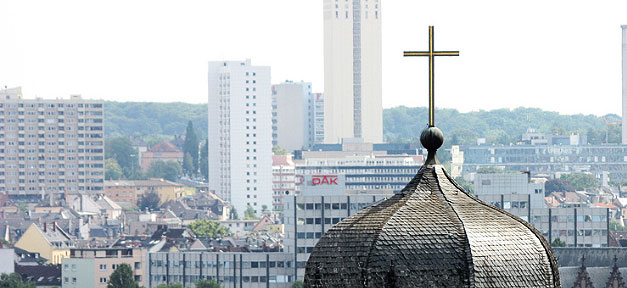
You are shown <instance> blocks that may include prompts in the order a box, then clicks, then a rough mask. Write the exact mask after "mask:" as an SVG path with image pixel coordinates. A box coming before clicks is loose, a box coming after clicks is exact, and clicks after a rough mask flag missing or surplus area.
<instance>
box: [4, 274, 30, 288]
mask: <svg viewBox="0 0 627 288" xmlns="http://www.w3.org/2000/svg"><path fill="white" fill-rule="evenodd" d="M35 287H36V286H35V283H33V282H22V276H20V274H17V273H11V274H4V273H3V274H2V275H0V288H35Z"/></svg>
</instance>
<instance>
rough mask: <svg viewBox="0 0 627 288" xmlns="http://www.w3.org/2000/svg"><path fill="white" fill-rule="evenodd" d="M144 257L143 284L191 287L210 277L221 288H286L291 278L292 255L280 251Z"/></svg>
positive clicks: (179, 253)
mask: <svg viewBox="0 0 627 288" xmlns="http://www.w3.org/2000/svg"><path fill="white" fill-rule="evenodd" d="M146 257H147V258H146V259H147V262H146V263H147V265H146V274H147V275H150V276H149V277H148V279H147V286H146V287H156V286H158V285H160V284H173V283H181V284H183V286H184V287H195V285H194V283H195V282H196V281H198V280H200V279H214V280H217V281H218V282H220V284H221V285H222V286H221V287H223V288H228V287H241V288H249V287H250V288H257V287H259V288H261V287H273V288H274V287H276V288H287V287H290V286H291V282H292V281H293V278H292V275H293V274H292V271H293V268H292V267H293V265H294V264H293V258H292V257H290V255H289V254H286V253H282V252H258V253H257V252H254V253H253V252H169V253H165V252H158V253H148V254H147V256H146Z"/></svg>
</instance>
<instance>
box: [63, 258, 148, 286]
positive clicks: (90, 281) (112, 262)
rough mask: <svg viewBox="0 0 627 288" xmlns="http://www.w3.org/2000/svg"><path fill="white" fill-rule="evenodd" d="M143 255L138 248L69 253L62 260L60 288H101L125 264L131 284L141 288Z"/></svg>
mask: <svg viewBox="0 0 627 288" xmlns="http://www.w3.org/2000/svg"><path fill="white" fill-rule="evenodd" d="M145 254H146V250H145V249H141V248H136V249H133V248H81V249H71V250H70V258H64V259H63V270H62V272H61V273H62V281H63V287H72V288H74V287H94V288H105V287H107V282H108V281H109V277H110V276H111V273H113V271H115V269H117V268H118V267H119V266H120V265H121V264H128V265H129V266H130V267H131V270H132V271H133V278H134V280H135V282H137V283H140V285H143V284H144V283H145V280H146V279H145V276H144V275H145V274H144V273H145V269H144V268H145V267H144V261H145V260H144V257H145Z"/></svg>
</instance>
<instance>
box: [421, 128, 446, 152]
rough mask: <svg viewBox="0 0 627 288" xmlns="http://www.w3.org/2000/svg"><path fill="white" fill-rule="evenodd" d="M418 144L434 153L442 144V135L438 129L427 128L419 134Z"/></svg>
mask: <svg viewBox="0 0 627 288" xmlns="http://www.w3.org/2000/svg"><path fill="white" fill-rule="evenodd" d="M420 143H422V146H423V147H425V148H427V150H429V151H435V150H437V149H438V148H440V146H442V143H444V134H442V130H440V129H439V128H438V127H427V128H425V130H422V133H421V134H420Z"/></svg>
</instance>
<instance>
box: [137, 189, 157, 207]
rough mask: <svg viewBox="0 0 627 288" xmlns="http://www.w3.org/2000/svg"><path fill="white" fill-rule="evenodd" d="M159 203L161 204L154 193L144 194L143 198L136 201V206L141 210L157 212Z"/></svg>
mask: <svg viewBox="0 0 627 288" xmlns="http://www.w3.org/2000/svg"><path fill="white" fill-rule="evenodd" d="M159 202H161V198H160V197H159V194H157V193H155V192H146V193H144V195H143V197H141V198H140V199H139V200H138V201H137V206H138V207H139V209H141V210H148V209H150V210H157V208H159Z"/></svg>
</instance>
